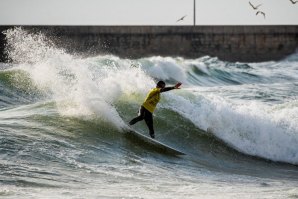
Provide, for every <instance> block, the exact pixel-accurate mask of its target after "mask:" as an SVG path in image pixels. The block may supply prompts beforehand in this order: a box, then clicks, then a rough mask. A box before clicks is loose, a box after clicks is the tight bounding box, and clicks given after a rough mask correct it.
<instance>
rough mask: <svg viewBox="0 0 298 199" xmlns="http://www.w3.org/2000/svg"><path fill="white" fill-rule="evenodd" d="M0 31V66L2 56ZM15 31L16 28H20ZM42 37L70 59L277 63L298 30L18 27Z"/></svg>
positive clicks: (297, 44) (290, 49)
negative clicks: (107, 56)
mask: <svg viewBox="0 0 298 199" xmlns="http://www.w3.org/2000/svg"><path fill="white" fill-rule="evenodd" d="M14 27H16V26H0V32H1V33H0V61H2V62H4V61H8V59H7V57H6V56H5V42H6V41H5V35H4V34H3V31H5V30H6V29H9V28H14ZM18 27H19V26H18ZM21 27H22V28H23V29H25V30H28V31H30V32H32V33H34V32H42V33H44V34H45V35H47V36H49V37H50V38H51V40H52V41H53V42H54V43H55V44H56V45H57V46H58V47H62V48H65V49H66V51H68V52H70V53H77V54H82V55H98V54H114V55H117V56H120V57H124V58H140V57H148V56H172V57H173V56H174V57H175V56H181V57H185V58H198V57H201V56H205V55H209V56H214V57H218V58H219V59H221V60H226V61H240V62H260V61H270V60H279V59H282V58H283V57H285V56H287V55H290V54H292V53H294V52H295V51H296V50H297V48H298V26H295V25H293V26H290V25H289V26H195V27H193V26H21Z"/></svg>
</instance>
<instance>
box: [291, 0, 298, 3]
mask: <svg viewBox="0 0 298 199" xmlns="http://www.w3.org/2000/svg"><path fill="white" fill-rule="evenodd" d="M290 1H291V2H292V4H295V3H297V2H298V1H293V0H290Z"/></svg>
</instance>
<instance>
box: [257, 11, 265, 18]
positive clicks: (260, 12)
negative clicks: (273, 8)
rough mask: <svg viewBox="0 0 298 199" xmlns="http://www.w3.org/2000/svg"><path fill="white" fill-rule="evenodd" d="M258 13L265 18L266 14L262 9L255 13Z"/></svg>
mask: <svg viewBox="0 0 298 199" xmlns="http://www.w3.org/2000/svg"><path fill="white" fill-rule="evenodd" d="M258 14H262V15H263V16H264V19H265V18H266V14H265V13H264V12H262V11H258V12H257V13H256V15H258Z"/></svg>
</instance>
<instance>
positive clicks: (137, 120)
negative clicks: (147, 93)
mask: <svg viewBox="0 0 298 199" xmlns="http://www.w3.org/2000/svg"><path fill="white" fill-rule="evenodd" d="M145 110H146V109H145V108H144V107H143V106H141V108H140V110H139V116H138V117H135V118H133V119H132V120H131V121H130V122H129V124H130V125H134V124H135V123H137V122H139V121H142V120H143V119H144V117H145Z"/></svg>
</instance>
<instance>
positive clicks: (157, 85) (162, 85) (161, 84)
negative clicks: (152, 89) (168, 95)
mask: <svg viewBox="0 0 298 199" xmlns="http://www.w3.org/2000/svg"><path fill="white" fill-rule="evenodd" d="M164 87H166V83H165V82H164V81H159V82H157V84H156V88H164Z"/></svg>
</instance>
